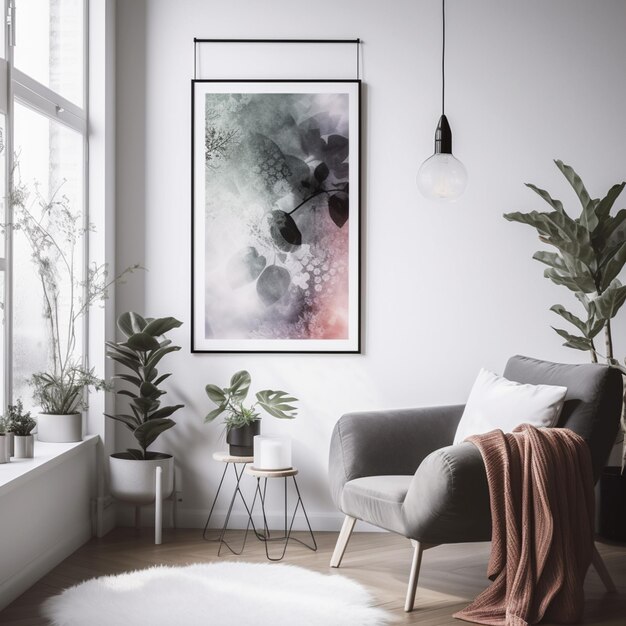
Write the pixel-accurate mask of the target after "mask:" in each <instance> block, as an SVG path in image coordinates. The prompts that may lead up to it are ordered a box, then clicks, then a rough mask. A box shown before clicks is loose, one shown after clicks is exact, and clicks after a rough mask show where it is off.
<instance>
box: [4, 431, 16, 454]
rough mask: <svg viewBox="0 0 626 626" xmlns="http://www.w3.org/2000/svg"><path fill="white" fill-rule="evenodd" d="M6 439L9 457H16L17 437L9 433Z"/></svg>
mask: <svg viewBox="0 0 626 626" xmlns="http://www.w3.org/2000/svg"><path fill="white" fill-rule="evenodd" d="M6 438H7V439H8V441H7V445H8V446H9V456H15V435H14V434H13V433H7V434H6Z"/></svg>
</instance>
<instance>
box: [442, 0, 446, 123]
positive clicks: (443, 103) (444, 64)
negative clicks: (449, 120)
mask: <svg viewBox="0 0 626 626" xmlns="http://www.w3.org/2000/svg"><path fill="white" fill-rule="evenodd" d="M441 31H442V32H441V115H445V114H446V108H445V105H446V0H441Z"/></svg>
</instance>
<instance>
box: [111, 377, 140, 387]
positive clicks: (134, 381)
mask: <svg viewBox="0 0 626 626" xmlns="http://www.w3.org/2000/svg"><path fill="white" fill-rule="evenodd" d="M113 380H124V381H126V382H127V383H130V384H131V385H135V386H136V387H139V386H140V385H141V383H142V380H141V378H139V377H138V376H131V375H130V374H116V375H115V376H113Z"/></svg>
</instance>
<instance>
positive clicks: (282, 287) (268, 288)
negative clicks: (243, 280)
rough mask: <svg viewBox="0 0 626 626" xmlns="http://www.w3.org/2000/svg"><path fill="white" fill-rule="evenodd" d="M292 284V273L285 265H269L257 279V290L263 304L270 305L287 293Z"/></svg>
mask: <svg viewBox="0 0 626 626" xmlns="http://www.w3.org/2000/svg"><path fill="white" fill-rule="evenodd" d="M290 284H291V275H290V274H289V272H288V271H287V270H286V269H285V268H284V267H280V266H279V265H268V266H267V267H266V268H265V269H264V270H263V273H262V274H261V275H260V276H259V280H257V283H256V291H257V293H258V294H259V298H261V301H262V302H263V304H265V305H266V306H270V305H272V304H274V303H275V302H278V300H280V299H281V298H282V297H283V296H284V295H285V293H286V292H287V289H289V285H290Z"/></svg>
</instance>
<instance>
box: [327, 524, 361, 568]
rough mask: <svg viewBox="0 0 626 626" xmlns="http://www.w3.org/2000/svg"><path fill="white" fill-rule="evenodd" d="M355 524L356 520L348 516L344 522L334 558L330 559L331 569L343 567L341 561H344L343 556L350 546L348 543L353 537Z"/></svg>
mask: <svg viewBox="0 0 626 626" xmlns="http://www.w3.org/2000/svg"><path fill="white" fill-rule="evenodd" d="M355 524H356V518H354V517H350V516H349V515H346V517H345V519H344V520H343V525H342V527H341V531H340V532H339V537H337V544H336V545H335V551H334V552H333V556H332V558H331V559H330V566H331V567H339V566H340V565H341V559H343V555H344V553H345V551H346V548H347V546H348V541H349V540H350V536H351V535H352V531H353V530H354V525H355Z"/></svg>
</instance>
